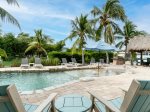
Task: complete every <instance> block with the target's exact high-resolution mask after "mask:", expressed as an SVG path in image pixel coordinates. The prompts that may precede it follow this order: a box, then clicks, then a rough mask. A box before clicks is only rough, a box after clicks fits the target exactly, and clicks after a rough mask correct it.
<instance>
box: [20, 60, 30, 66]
mask: <svg viewBox="0 0 150 112" xmlns="http://www.w3.org/2000/svg"><path fill="white" fill-rule="evenodd" d="M20 67H21V68H29V67H30V65H29V62H28V58H22V60H21V65H20Z"/></svg>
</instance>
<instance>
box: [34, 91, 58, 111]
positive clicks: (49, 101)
mask: <svg viewBox="0 0 150 112" xmlns="http://www.w3.org/2000/svg"><path fill="white" fill-rule="evenodd" d="M56 96H57V93H52V94H50V96H49V97H48V98H47V99H46V100H44V101H43V102H42V103H41V104H40V105H39V106H38V108H37V109H36V110H35V111H34V112H42V111H43V110H44V109H45V108H46V107H47V106H48V105H49V104H50V103H52V102H53V100H54V99H55V97H56Z"/></svg>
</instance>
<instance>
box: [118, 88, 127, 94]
mask: <svg viewBox="0 0 150 112" xmlns="http://www.w3.org/2000/svg"><path fill="white" fill-rule="evenodd" d="M119 89H121V90H122V92H124V93H127V92H128V90H126V89H124V88H119Z"/></svg>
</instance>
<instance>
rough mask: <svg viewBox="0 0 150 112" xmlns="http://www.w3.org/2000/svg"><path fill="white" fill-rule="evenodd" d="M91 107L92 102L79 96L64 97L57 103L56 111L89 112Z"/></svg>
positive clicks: (59, 98) (57, 100) (58, 99)
mask: <svg viewBox="0 0 150 112" xmlns="http://www.w3.org/2000/svg"><path fill="white" fill-rule="evenodd" d="M91 107H92V102H91V100H90V99H89V98H87V97H85V96H82V95H78V94H69V95H64V96H61V97H58V98H57V99H56V101H55V109H56V110H57V111H58V112H87V111H88V110H90V109H91Z"/></svg>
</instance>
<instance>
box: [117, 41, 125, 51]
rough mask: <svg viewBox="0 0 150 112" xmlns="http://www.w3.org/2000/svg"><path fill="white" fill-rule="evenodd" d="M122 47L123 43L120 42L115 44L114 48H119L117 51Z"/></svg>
mask: <svg viewBox="0 0 150 112" xmlns="http://www.w3.org/2000/svg"><path fill="white" fill-rule="evenodd" d="M123 46H124V42H123V41H121V42H119V43H117V44H116V47H117V48H119V49H121V48H122V47H123Z"/></svg>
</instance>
